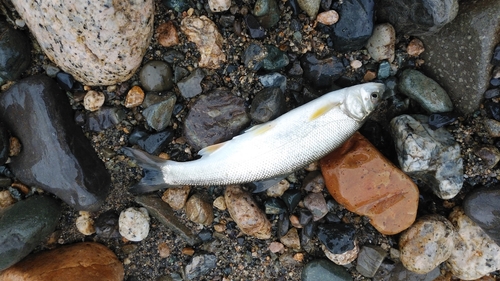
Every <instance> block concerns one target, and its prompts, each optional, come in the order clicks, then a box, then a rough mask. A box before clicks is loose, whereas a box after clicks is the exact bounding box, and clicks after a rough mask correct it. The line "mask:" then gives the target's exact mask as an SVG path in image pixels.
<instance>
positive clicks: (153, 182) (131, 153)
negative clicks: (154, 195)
mask: <svg viewBox="0 0 500 281" xmlns="http://www.w3.org/2000/svg"><path fill="white" fill-rule="evenodd" d="M122 152H123V154H125V155H126V156H128V157H129V158H131V159H133V160H135V161H136V162H137V164H138V165H139V166H141V167H142V170H143V177H142V179H141V180H140V181H139V182H138V183H136V184H135V185H133V186H132V187H131V188H130V189H129V191H130V192H131V193H134V194H139V193H147V192H152V191H156V190H158V189H162V188H167V187H170V185H168V184H167V183H165V180H164V178H163V172H162V169H161V168H162V166H164V165H165V163H166V162H167V160H165V159H162V158H160V157H157V156H154V155H150V154H148V153H146V152H144V151H141V150H139V149H134V148H130V147H124V148H122Z"/></svg>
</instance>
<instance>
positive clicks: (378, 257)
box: [356, 245, 387, 277]
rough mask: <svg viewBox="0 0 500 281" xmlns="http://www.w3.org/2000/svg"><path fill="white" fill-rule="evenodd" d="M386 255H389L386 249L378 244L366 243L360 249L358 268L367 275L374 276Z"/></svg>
mask: <svg viewBox="0 0 500 281" xmlns="http://www.w3.org/2000/svg"><path fill="white" fill-rule="evenodd" d="M385 256H387V252H386V251H384V249H382V248H380V247H378V246H373V245H365V246H363V247H362V248H361V250H360V251H359V254H358V259H357V265H356V270H357V271H358V272H359V273H361V275H363V276H365V277H373V276H375V273H377V270H378V268H379V267H380V265H381V264H382V261H383V260H384V258H385Z"/></svg>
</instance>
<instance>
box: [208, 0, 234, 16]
mask: <svg viewBox="0 0 500 281" xmlns="http://www.w3.org/2000/svg"><path fill="white" fill-rule="evenodd" d="M208 6H209V7H210V10H212V12H214V13H217V12H224V11H227V10H229V8H231V0H208Z"/></svg>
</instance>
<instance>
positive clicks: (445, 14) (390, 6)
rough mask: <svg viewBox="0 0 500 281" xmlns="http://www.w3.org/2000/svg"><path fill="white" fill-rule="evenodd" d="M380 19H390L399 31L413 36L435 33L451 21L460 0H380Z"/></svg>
mask: <svg viewBox="0 0 500 281" xmlns="http://www.w3.org/2000/svg"><path fill="white" fill-rule="evenodd" d="M378 7H379V9H377V16H378V20H379V21H382V22H384V21H388V22H390V23H392V24H393V25H394V27H395V28H396V30H397V31H398V32H399V33H404V34H408V35H413V36H421V35H428V34H433V33H436V32H437V31H439V30H440V29H441V28H442V27H443V26H444V25H446V24H447V23H449V22H451V21H452V20H453V19H454V18H455V16H456V15H457V11H458V0H379V2H378Z"/></svg>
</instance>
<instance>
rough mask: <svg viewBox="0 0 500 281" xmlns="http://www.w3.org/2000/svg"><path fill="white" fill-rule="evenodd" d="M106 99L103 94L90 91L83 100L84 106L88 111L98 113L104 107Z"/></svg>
mask: <svg viewBox="0 0 500 281" xmlns="http://www.w3.org/2000/svg"><path fill="white" fill-rule="evenodd" d="M105 100H106V97H105V96H104V94H103V93H101V92H96V91H88V92H87V94H86V95H85V97H84V98H83V106H84V107H85V109H86V110H88V111H96V110H98V109H99V108H101V107H102V105H103V104H104V101H105Z"/></svg>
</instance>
